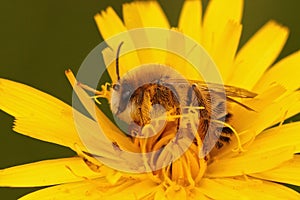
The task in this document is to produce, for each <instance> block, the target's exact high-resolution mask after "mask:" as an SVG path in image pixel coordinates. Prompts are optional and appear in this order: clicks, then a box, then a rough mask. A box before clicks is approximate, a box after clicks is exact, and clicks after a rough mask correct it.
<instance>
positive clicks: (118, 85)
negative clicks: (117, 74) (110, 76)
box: [112, 83, 121, 91]
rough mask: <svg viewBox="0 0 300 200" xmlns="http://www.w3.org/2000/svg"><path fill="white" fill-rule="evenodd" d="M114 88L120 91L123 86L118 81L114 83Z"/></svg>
mask: <svg viewBox="0 0 300 200" xmlns="http://www.w3.org/2000/svg"><path fill="white" fill-rule="evenodd" d="M112 88H113V90H114V91H119V90H120V88H121V86H120V84H118V83H116V84H113V86H112Z"/></svg>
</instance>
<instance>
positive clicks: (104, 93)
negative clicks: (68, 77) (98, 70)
mask: <svg viewBox="0 0 300 200" xmlns="http://www.w3.org/2000/svg"><path fill="white" fill-rule="evenodd" d="M78 85H79V86H80V87H81V88H82V89H84V90H86V91H89V92H92V93H94V94H95V95H94V96H91V98H92V99H94V101H95V102H96V103H98V104H101V102H100V101H99V100H98V98H105V99H108V100H109V99H110V91H109V87H110V86H111V84H110V83H108V82H106V83H105V84H104V85H101V91H99V90H96V89H94V88H91V87H90V86H88V85H85V84H83V83H78Z"/></svg>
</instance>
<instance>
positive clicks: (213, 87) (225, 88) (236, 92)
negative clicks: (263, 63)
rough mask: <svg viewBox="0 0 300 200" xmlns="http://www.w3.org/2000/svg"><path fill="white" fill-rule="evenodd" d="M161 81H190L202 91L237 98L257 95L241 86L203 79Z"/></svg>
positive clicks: (181, 82)
mask: <svg viewBox="0 0 300 200" xmlns="http://www.w3.org/2000/svg"><path fill="white" fill-rule="evenodd" d="M162 82H163V83H167V84H186V83H190V84H191V85H196V86H197V87H198V88H199V89H200V90H202V91H209V92H215V93H224V92H225V93H226V96H229V97H239V98H254V97H256V96H257V94H256V93H254V92H251V91H249V90H245V89H243V88H239V87H235V86H230V85H223V84H218V83H207V82H204V81H197V80H188V81H187V80H184V79H165V80H162Z"/></svg>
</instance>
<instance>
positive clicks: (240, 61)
mask: <svg viewBox="0 0 300 200" xmlns="http://www.w3.org/2000/svg"><path fill="white" fill-rule="evenodd" d="M288 32H289V31H288V29H287V28H286V27H283V26H281V25H279V24H277V23H276V22H274V21H270V22H268V23H267V24H266V25H264V26H263V27H262V28H261V29H260V30H259V31H258V32H257V33H256V34H255V35H254V36H253V37H252V38H251V39H250V40H249V41H248V42H247V43H246V44H245V45H244V46H243V47H242V49H241V50H240V51H239V53H238V55H237V57H236V59H235V63H234V71H233V73H232V74H231V76H230V77H229V81H228V83H229V84H230V85H234V86H238V87H242V88H245V89H249V90H251V89H252V88H253V87H254V85H255V84H256V82H257V81H258V80H259V79H260V78H261V76H262V75H263V73H264V72H265V70H266V69H267V68H268V67H269V66H270V65H271V64H272V63H273V62H274V61H275V59H276V58H277V56H278V55H279V53H280V52H281V50H282V48H283V46H284V44H285V42H286V40H287V37H288Z"/></svg>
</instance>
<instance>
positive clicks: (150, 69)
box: [110, 64, 182, 123]
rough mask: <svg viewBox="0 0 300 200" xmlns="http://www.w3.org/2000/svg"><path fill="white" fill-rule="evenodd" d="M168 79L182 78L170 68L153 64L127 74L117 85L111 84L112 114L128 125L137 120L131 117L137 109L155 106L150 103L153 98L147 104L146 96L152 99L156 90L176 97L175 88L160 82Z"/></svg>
mask: <svg viewBox="0 0 300 200" xmlns="http://www.w3.org/2000/svg"><path fill="white" fill-rule="evenodd" d="M170 78H172V79H179V78H180V79H182V76H181V75H179V73H177V72H176V71H174V70H173V69H171V68H170V67H166V66H163V65H155V64H149V65H143V66H141V67H139V68H135V69H133V70H131V71H129V72H127V73H126V74H125V75H124V76H123V77H121V79H120V80H119V81H118V82H117V83H115V84H113V92H112V98H111V101H110V102H111V110H112V113H113V114H114V115H115V116H116V117H118V118H119V119H121V120H123V121H125V122H127V123H130V122H131V121H132V120H133V118H135V117H136V118H138V117H137V116H133V115H136V114H135V113H136V112H138V109H141V107H145V106H148V107H150V106H151V105H153V104H155V102H152V101H153V98H150V99H149V101H150V102H147V101H146V100H147V97H146V96H152V97H154V96H155V93H156V91H158V90H159V91H163V93H165V95H169V94H174V95H173V96H176V95H175V94H176V89H175V88H168V86H166V85H164V84H163V83H162V80H167V79H170ZM166 90H168V91H169V92H166ZM170 90H172V91H170ZM158 98H159V97H158ZM176 98H177V100H176V101H179V98H178V97H176ZM150 104H151V105H150ZM149 109H150V108H149ZM136 110H137V111H136Z"/></svg>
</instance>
